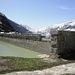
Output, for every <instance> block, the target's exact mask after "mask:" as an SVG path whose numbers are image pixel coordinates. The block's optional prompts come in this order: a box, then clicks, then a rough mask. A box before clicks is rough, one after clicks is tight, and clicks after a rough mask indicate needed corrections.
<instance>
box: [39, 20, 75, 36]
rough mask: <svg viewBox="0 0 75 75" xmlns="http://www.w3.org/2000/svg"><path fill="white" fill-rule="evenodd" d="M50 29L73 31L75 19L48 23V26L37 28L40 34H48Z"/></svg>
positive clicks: (74, 29)
mask: <svg viewBox="0 0 75 75" xmlns="http://www.w3.org/2000/svg"><path fill="white" fill-rule="evenodd" d="M51 30H54V31H56V30H65V31H75V20H72V21H68V22H65V23H61V24H54V25H50V27H47V28H43V29H40V30H38V32H40V33H41V34H44V35H50V31H51Z"/></svg>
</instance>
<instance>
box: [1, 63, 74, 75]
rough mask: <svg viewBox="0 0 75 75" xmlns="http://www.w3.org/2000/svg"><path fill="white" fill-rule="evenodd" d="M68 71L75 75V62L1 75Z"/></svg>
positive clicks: (58, 74)
mask: <svg viewBox="0 0 75 75" xmlns="http://www.w3.org/2000/svg"><path fill="white" fill-rule="evenodd" d="M66 73H70V74H73V75H75V63H70V64H65V65H60V66H56V67H52V68H48V69H44V70H36V71H19V72H12V73H7V74H0V75H63V74H66Z"/></svg>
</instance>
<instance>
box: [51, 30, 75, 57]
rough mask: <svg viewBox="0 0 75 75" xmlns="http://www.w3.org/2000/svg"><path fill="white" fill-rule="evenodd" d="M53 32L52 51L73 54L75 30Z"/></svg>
mask: <svg viewBox="0 0 75 75" xmlns="http://www.w3.org/2000/svg"><path fill="white" fill-rule="evenodd" d="M55 32H57V33H54V32H53V33H52V39H51V40H52V41H51V43H52V52H54V53H57V54H60V55H61V54H62V55H63V54H65V55H68V56H70V55H71V56H72V55H73V54H75V42H74V41H75V31H55Z"/></svg>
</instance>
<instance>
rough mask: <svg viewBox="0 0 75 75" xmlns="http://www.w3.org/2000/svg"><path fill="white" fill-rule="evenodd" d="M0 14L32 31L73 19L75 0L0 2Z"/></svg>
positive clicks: (12, 0) (5, 0)
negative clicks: (26, 26)
mask: <svg viewBox="0 0 75 75" xmlns="http://www.w3.org/2000/svg"><path fill="white" fill-rule="evenodd" d="M0 12H2V13H4V14H5V15H6V16H7V17H8V18H9V19H11V20H13V21H15V22H16V23H19V24H23V25H28V26H29V27H31V28H33V29H40V28H44V27H49V26H51V25H53V24H58V23H63V22H66V21H69V20H73V19H75V0H0Z"/></svg>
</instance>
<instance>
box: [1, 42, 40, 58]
mask: <svg viewBox="0 0 75 75" xmlns="http://www.w3.org/2000/svg"><path fill="white" fill-rule="evenodd" d="M38 55H41V53H38V52H34V51H31V50H28V49H25V48H22V47H18V46H15V45H11V44H8V43H5V42H2V41H0V56H14V57H24V58H38Z"/></svg>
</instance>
